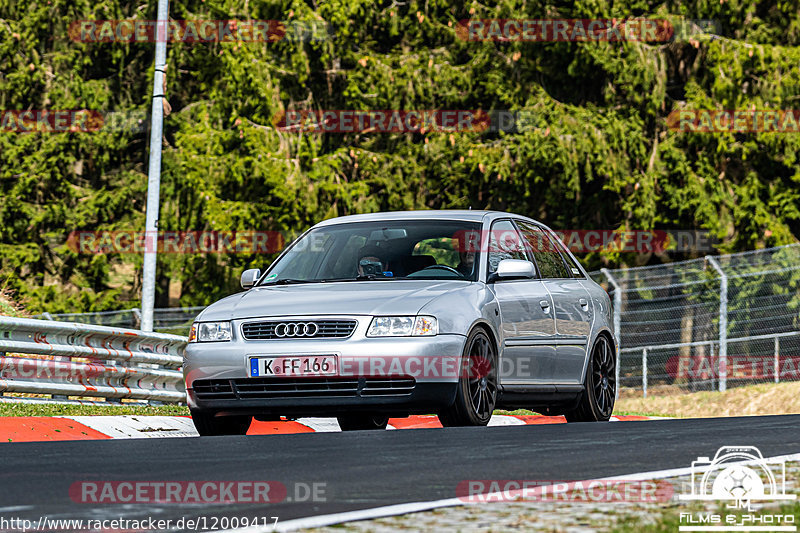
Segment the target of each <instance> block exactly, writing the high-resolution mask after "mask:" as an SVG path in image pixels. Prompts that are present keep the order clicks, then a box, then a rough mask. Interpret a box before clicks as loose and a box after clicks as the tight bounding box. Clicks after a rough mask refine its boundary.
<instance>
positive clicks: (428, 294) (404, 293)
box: [197, 280, 471, 321]
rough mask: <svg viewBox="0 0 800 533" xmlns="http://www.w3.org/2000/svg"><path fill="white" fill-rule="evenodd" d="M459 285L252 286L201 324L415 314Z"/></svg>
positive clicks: (460, 284) (210, 311)
mask: <svg viewBox="0 0 800 533" xmlns="http://www.w3.org/2000/svg"><path fill="white" fill-rule="evenodd" d="M469 285H471V283H467V282H463V281H433V280H419V281H411V280H395V281H350V282H329V283H309V284H298V285H280V286H274V285H273V286H266V287H255V288H253V289H250V290H249V291H246V292H241V293H238V294H234V295H232V296H228V297H227V298H224V299H222V300H220V301H218V302H216V303H214V304H211V305H210V306H209V307H207V308H206V309H205V310H204V311H203V312H202V313H200V315H199V316H198V317H197V319H198V320H202V321H215V320H237V319H242V318H257V317H269V316H302V315H415V314H417V312H418V311H419V310H420V309H421V308H422V307H423V306H425V304H427V303H429V302H430V301H432V300H433V299H434V298H436V297H438V296H441V295H442V294H445V293H447V292H451V291H457V290H459V289H463V288H465V287H467V286H469Z"/></svg>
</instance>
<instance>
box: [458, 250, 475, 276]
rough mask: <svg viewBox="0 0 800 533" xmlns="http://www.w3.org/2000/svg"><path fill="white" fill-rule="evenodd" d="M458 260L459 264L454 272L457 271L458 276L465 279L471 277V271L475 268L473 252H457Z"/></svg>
mask: <svg viewBox="0 0 800 533" xmlns="http://www.w3.org/2000/svg"><path fill="white" fill-rule="evenodd" d="M458 258H459V260H460V262H459V263H458V266H457V267H456V270H458V272H459V274H462V275H464V276H467V277H469V276H471V275H472V270H473V268H474V267H475V252H465V251H460V252H458Z"/></svg>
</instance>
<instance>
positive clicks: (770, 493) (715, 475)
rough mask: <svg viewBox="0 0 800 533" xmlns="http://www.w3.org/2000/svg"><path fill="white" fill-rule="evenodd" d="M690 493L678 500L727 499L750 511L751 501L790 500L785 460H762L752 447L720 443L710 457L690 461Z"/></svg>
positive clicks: (792, 495) (730, 505)
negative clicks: (787, 492) (787, 490)
mask: <svg viewBox="0 0 800 533" xmlns="http://www.w3.org/2000/svg"><path fill="white" fill-rule="evenodd" d="M691 488H692V492H691V494H682V495H680V499H681V500H724V501H725V500H727V501H732V502H733V503H732V504H729V505H728V508H732V509H746V510H747V511H752V508H751V502H754V501H776V500H794V499H796V498H797V495H795V494H786V463H785V462H784V461H781V460H776V459H770V460H767V459H764V456H763V455H761V452H760V451H759V449H758V448H756V447H755V446H738V447H737V446H723V447H722V448H720V449H719V450H717V453H716V455H714V459H709V458H708V457H698V458H697V460H696V461H692V481H691Z"/></svg>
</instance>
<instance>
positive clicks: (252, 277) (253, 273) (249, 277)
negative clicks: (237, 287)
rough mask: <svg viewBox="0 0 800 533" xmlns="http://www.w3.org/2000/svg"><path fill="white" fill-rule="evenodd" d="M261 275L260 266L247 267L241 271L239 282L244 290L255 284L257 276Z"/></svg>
mask: <svg viewBox="0 0 800 533" xmlns="http://www.w3.org/2000/svg"><path fill="white" fill-rule="evenodd" d="M260 277H261V269H260V268H249V269H247V270H245V271H244V272H242V279H241V284H242V288H243V289H244V290H248V289H251V288H252V287H253V285H255V284H256V281H258V278H260Z"/></svg>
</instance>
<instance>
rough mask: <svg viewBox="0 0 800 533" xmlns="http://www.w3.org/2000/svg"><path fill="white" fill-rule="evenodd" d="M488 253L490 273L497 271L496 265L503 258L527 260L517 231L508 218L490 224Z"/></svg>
mask: <svg viewBox="0 0 800 533" xmlns="http://www.w3.org/2000/svg"><path fill="white" fill-rule="evenodd" d="M488 255H489V273H490V274H492V273H494V272H497V265H498V264H499V263H500V261H502V260H503V259H522V260H524V261H527V260H528V258H527V256H526V255H525V247H524V246H523V244H522V240H521V239H520V236H519V233H517V229H516V228H515V227H514V225H513V224H512V223H511V221H510V220H498V221H497V222H495V223H494V224H492V229H491V231H490V232H489V254H488Z"/></svg>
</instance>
